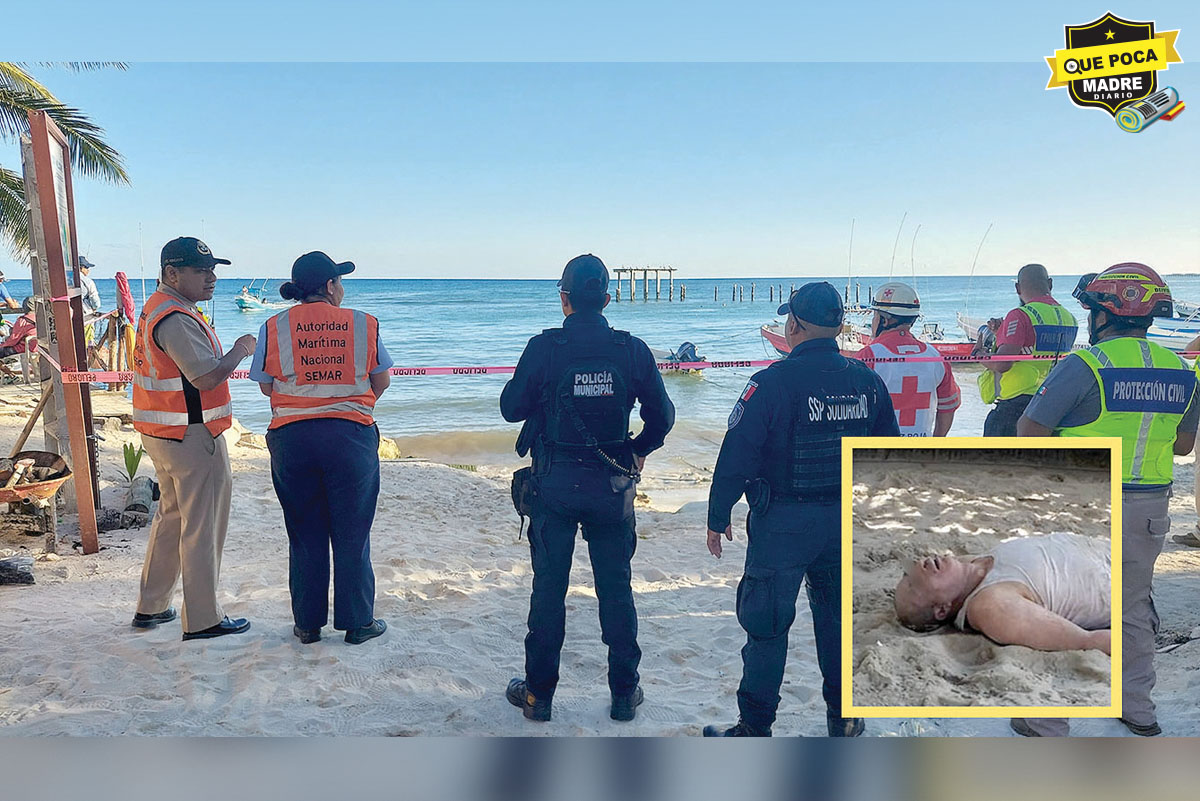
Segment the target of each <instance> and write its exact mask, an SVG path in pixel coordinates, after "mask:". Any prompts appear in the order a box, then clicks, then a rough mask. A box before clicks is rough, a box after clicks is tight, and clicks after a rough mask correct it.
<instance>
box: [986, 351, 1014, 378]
mask: <svg viewBox="0 0 1200 801" xmlns="http://www.w3.org/2000/svg"><path fill="white" fill-rule="evenodd" d="M1020 353H1021V346H1020V345H1001V346H1000V347H998V348H996V354H995V355H997V356H1017V355H1020ZM982 364H983V366H984V367H985V368H986V369H988V370H991V371H992V372H993V373H1007V372H1008V371H1009V370H1011V369H1012V366H1013V365H1014V364H1016V362H990V361H988V362H983V363H982Z"/></svg>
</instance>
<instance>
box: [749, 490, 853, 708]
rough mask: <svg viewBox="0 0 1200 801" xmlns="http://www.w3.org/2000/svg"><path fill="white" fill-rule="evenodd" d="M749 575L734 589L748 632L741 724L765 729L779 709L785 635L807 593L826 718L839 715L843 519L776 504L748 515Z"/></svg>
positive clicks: (809, 507)
mask: <svg viewBox="0 0 1200 801" xmlns="http://www.w3.org/2000/svg"><path fill="white" fill-rule="evenodd" d="M747 529H748V532H749V539H750V543H749V546H748V547H747V549H746V569H745V573H744V574H743V576H742V580H741V583H739V584H738V590H737V618H738V622H739V623H741V625H742V628H743V629H745V630H746V645H745V647H743V648H742V683H741V686H740V687H738V694H737V695H738V709H739V711H740V712H741V716H742V720H744V721H745V722H746V723H749V724H750V725H751V726H753V727H755V728H757V729H769V728H770V727H771V725H772V724H773V723H774V722H775V711H776V709H777V708H778V707H779V688H780V686H781V685H782V684H783V668H784V664H785V663H786V662H787V647H788V631H789V629H791V626H792V622H793V621H794V620H795V619H796V599H797V598H798V597H799V594H800V584H801V582H802V581H803V582H804V583H805V584H806V586H807V588H808V603H809V607H810V608H811V610H812V618H813V630H814V633H815V635H816V641H817V663H818V664H819V665H820V667H821V675H822V677H823V678H824V683H823V685H822V695H823V696H824V698H825V706H826V710H827V714H829V715H832V716H834V717H838V716H840V715H841V708H842V699H841V693H842V677H841V667H842V660H841V644H842V638H841V623H842V612H841V590H842V575H841V554H842V547H841V513H840V508H839V505H838V504H837V503H836V502H833V503H790V502H773V503H772V504H771V507H770V509H768V510H767V513H766V514H765V515H759V514H751V515H750V520H749V521H748V524H747Z"/></svg>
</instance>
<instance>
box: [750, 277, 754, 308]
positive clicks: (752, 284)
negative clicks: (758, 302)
mask: <svg viewBox="0 0 1200 801" xmlns="http://www.w3.org/2000/svg"><path fill="white" fill-rule="evenodd" d="M750 302H751V303H753V302H754V282H753V281H751V282H750Z"/></svg>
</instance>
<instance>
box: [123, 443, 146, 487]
mask: <svg viewBox="0 0 1200 801" xmlns="http://www.w3.org/2000/svg"><path fill="white" fill-rule="evenodd" d="M124 451H125V480H126V481H128V482H129V483H130V484H132V483H133V478H134V476H136V475H137V471H138V466H139V465H140V464H141V463H142V457H143V456H145V455H146V449H145V448H143V447H142V446H141V445H138V446H137V448H134V447H133V443H132V442H126V443H125V448H124Z"/></svg>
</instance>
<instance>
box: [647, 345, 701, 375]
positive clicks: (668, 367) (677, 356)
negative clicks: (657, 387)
mask: <svg viewBox="0 0 1200 801" xmlns="http://www.w3.org/2000/svg"><path fill="white" fill-rule="evenodd" d="M650 354H651V355H652V356H653V357H654V361H656V362H658V365H659V367H658V371H659V372H660V373H663V374H666V373H691V374H694V375H699V374H700V373H701V368H687V369H682V368H679V367H676V366H674V365H679V364H687V363H689V362H702V361H704V358H703V357H702V356H700V355H699V354H698V353H696V346H695V345H693V344H692V343H691V342H684V343H683V344H681V345H680V346H679V347H678V348H676V349H675V350H673V351H671V350H662V349H661V348H650Z"/></svg>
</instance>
